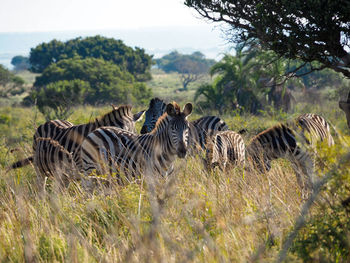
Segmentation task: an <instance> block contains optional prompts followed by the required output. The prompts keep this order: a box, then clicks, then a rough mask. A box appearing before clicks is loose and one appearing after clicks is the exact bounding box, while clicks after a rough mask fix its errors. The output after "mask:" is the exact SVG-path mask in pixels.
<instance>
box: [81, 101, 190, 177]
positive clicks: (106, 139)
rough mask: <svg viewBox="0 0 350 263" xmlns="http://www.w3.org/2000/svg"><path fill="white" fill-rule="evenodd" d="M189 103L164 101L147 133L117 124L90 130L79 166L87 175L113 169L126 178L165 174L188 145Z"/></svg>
mask: <svg viewBox="0 0 350 263" xmlns="http://www.w3.org/2000/svg"><path fill="white" fill-rule="evenodd" d="M191 112H192V104H190V103H188V104H186V105H185V107H184V110H183V112H181V111H180V108H179V106H178V105H177V104H176V103H174V104H168V105H167V107H166V112H165V113H164V114H163V115H162V117H161V118H159V119H158V121H157V123H156V126H155V128H154V129H153V130H152V131H151V132H150V133H147V134H143V135H135V134H133V133H130V132H127V131H123V130H121V129H117V128H111V127H104V128H100V129H97V130H95V131H94V132H92V133H90V134H89V136H88V137H87V138H86V140H85V141H84V142H83V144H82V148H81V160H82V166H81V170H82V172H83V173H84V174H85V175H90V174H91V173H92V171H93V170H96V172H97V174H109V175H113V174H114V173H116V174H117V175H118V178H119V179H120V176H121V175H125V177H126V178H128V179H130V178H133V177H140V176H141V175H143V174H145V173H147V174H152V175H157V174H158V175H162V176H164V175H167V174H168V173H169V171H171V169H172V164H173V162H174V161H175V158H176V156H177V157H180V158H184V157H185V155H186V152H187V146H188V121H187V117H188V116H189V115H190V114H191Z"/></svg>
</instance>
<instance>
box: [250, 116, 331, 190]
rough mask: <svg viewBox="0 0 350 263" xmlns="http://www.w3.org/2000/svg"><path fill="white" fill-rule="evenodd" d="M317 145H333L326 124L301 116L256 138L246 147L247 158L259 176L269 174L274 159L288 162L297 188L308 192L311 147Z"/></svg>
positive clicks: (312, 163) (310, 176)
mask: <svg viewBox="0 0 350 263" xmlns="http://www.w3.org/2000/svg"><path fill="white" fill-rule="evenodd" d="M319 141H327V142H328V145H329V146H331V145H333V144H334V140H333V137H332V135H331V133H330V128H329V124H328V123H327V121H326V120H325V119H324V118H323V117H321V116H319V115H316V114H304V115H301V116H299V117H297V118H296V119H295V120H294V121H292V122H288V123H286V124H279V125H276V126H274V127H272V128H269V129H267V130H265V131H263V132H261V133H260V134H258V135H257V136H255V137H254V138H253V139H252V140H251V142H250V144H249V145H248V146H247V155H248V157H249V158H250V159H251V161H252V162H253V164H254V166H255V167H256V168H257V169H258V170H259V171H261V172H264V171H269V170H270V168H271V161H272V160H274V159H278V158H287V159H289V160H290V161H291V163H292V166H293V168H294V170H295V172H296V176H297V181H298V184H299V186H300V187H301V189H302V190H304V191H310V190H311V189H312V187H313V181H312V180H313V172H314V166H315V163H314V156H313V155H314V154H313V153H314V146H315V144H316V143H317V142H319ZM310 147H311V148H310Z"/></svg>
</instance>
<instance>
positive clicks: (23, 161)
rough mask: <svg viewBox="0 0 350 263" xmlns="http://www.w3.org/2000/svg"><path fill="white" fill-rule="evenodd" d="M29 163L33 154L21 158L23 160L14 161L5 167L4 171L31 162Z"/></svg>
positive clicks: (31, 161)
mask: <svg viewBox="0 0 350 263" xmlns="http://www.w3.org/2000/svg"><path fill="white" fill-rule="evenodd" d="M31 163H33V156H30V157H28V158H26V159H23V160H20V161H17V162H15V163H13V164H11V165H10V166H8V167H7V170H6V171H7V172H8V171H10V170H12V169H17V168H21V167H23V166H26V165H28V164H31Z"/></svg>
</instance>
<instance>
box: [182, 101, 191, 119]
mask: <svg viewBox="0 0 350 263" xmlns="http://www.w3.org/2000/svg"><path fill="white" fill-rule="evenodd" d="M183 113H184V114H185V116H186V117H187V116H189V115H190V114H191V113H192V103H187V104H186V105H185V107H184V109H183Z"/></svg>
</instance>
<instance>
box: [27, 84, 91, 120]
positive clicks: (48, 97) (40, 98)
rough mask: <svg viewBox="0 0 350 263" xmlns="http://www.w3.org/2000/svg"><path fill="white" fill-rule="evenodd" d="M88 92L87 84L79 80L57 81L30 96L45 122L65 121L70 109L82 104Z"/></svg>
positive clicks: (88, 85)
mask: <svg viewBox="0 0 350 263" xmlns="http://www.w3.org/2000/svg"><path fill="white" fill-rule="evenodd" d="M89 90H90V84H89V82H86V81H82V80H79V79H74V80H69V81H68V80H59V81H57V82H51V83H49V84H47V85H46V86H44V87H42V88H41V89H40V90H38V91H34V92H33V93H32V96H33V97H34V98H35V99H36V104H37V106H38V109H39V111H40V112H41V113H42V114H43V115H44V116H45V118H46V120H52V119H67V118H68V116H69V115H70V114H72V112H73V109H72V108H73V107H75V106H77V105H80V104H82V103H83V101H84V99H85V97H86V96H87V94H88V93H89Z"/></svg>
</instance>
